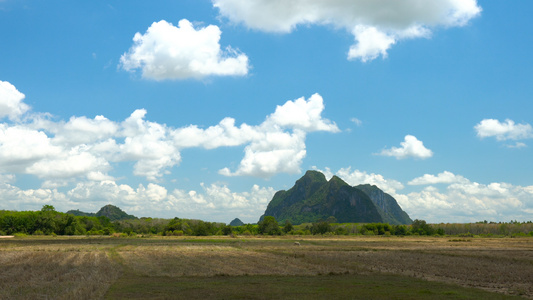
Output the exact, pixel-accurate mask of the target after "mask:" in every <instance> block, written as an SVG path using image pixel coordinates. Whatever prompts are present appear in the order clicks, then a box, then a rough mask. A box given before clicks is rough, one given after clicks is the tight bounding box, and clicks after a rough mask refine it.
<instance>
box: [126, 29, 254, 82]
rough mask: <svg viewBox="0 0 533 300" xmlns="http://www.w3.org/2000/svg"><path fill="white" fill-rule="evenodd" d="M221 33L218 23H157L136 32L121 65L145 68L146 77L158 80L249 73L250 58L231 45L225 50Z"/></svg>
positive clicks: (129, 68)
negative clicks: (200, 25)
mask: <svg viewBox="0 0 533 300" xmlns="http://www.w3.org/2000/svg"><path fill="white" fill-rule="evenodd" d="M220 35H221V31H220V29H219V28H218V27H217V26H215V25H209V26H207V27H203V28H198V29H196V28H194V27H193V25H192V23H191V22H189V21H188V20H186V19H183V20H181V21H179V23H178V26H177V27H176V26H174V25H172V24H171V23H168V22H166V21H164V20H161V21H159V22H154V23H153V24H152V25H151V26H150V27H149V28H148V30H147V31H146V33H145V34H141V33H139V32H138V33H136V34H135V36H134V37H133V42H134V44H133V46H132V47H131V49H130V50H129V52H128V53H125V54H124V55H122V57H121V58H120V66H121V67H122V68H123V69H124V70H127V71H133V70H136V69H141V70H142V75H143V77H144V78H149V79H155V80H164V79H186V78H196V79H199V78H203V77H206V76H211V75H216V76H228V75H235V76H242V75H246V74H247V73H248V69H249V65H248V57H247V56H246V55H245V54H242V53H239V52H238V51H237V50H234V49H232V48H231V47H229V46H228V47H227V48H226V50H221V48H220V43H219V41H220Z"/></svg>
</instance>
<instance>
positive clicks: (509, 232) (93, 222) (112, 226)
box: [0, 205, 533, 237]
mask: <svg viewBox="0 0 533 300" xmlns="http://www.w3.org/2000/svg"><path fill="white" fill-rule="evenodd" d="M100 211H103V212H107V213H111V215H110V216H111V217H113V216H114V217H113V218H115V217H116V216H117V215H122V216H129V217H127V218H125V219H119V220H115V221H112V220H111V219H110V218H109V217H107V216H105V215H100V216H96V214H95V215H94V216H93V215H89V216H87V215H74V214H71V213H62V212H57V211H56V210H55V208H54V207H53V206H51V205H45V206H43V208H42V209H41V210H40V211H21V212H17V211H6V210H2V211H0V235H117V236H133V235H160V236H211V235H242V236H251V235H301V236H303V235H376V236H393V235H395V236H406V235H430V236H432V235H440V236H443V235H452V236H461V237H470V236H474V235H475V236H487V237H490V236H526V235H529V236H533V223H532V222H531V221H529V222H517V221H511V222H504V223H501V222H500V223H495V222H487V221H483V222H478V223H467V224H428V223H426V221H424V220H414V221H413V223H412V224H410V225H397V224H392V225H391V224H388V223H338V222H337V220H336V219H335V218H334V217H330V218H328V219H326V220H319V221H316V222H313V223H303V224H298V225H293V224H292V223H291V222H290V221H288V220H287V221H285V222H282V223H278V221H277V220H276V219H275V218H274V217H272V216H266V217H264V218H263V219H262V220H261V221H260V222H259V223H258V224H242V225H240V226H231V225H226V224H224V223H217V222H205V221H202V220H190V219H180V218H174V219H158V218H136V217H134V216H131V215H128V214H126V213H124V212H123V211H122V210H120V209H119V208H118V207H115V206H106V207H105V209H104V208H103V209H101V210H100ZM70 212H72V211H70ZM120 212H122V213H120ZM239 221H240V220H239Z"/></svg>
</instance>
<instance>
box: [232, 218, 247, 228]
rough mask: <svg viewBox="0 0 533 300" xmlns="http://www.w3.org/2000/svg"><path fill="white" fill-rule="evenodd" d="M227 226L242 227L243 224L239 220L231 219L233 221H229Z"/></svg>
mask: <svg viewBox="0 0 533 300" xmlns="http://www.w3.org/2000/svg"><path fill="white" fill-rule="evenodd" d="M229 225H230V226H242V225H244V223H243V222H242V221H241V219H239V218H235V219H233V221H231V222H230V223H229Z"/></svg>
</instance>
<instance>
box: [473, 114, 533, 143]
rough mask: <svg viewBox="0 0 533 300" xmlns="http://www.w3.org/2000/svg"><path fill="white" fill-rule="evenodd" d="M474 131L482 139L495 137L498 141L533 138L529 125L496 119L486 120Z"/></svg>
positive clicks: (532, 130)
mask: <svg viewBox="0 0 533 300" xmlns="http://www.w3.org/2000/svg"><path fill="white" fill-rule="evenodd" d="M474 129H475V130H476V132H477V136H478V137H479V138H481V139H483V138H487V137H494V138H496V140H498V141H506V140H522V139H530V138H533V128H532V127H531V125H529V124H527V123H526V124H515V122H514V121H513V120H509V119H507V120H505V122H500V121H498V120H496V119H484V120H482V121H481V122H479V124H477V125H476V126H475V127H474Z"/></svg>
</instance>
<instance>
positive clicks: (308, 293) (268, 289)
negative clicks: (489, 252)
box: [105, 274, 517, 300]
mask: <svg viewBox="0 0 533 300" xmlns="http://www.w3.org/2000/svg"><path fill="white" fill-rule="evenodd" d="M105 298H106V299H148V298H149V299H476V300H477V299H512V298H515V297H511V296H506V295H502V294H495V293H490V292H486V291H483V290H479V289H473V288H463V287H459V286H455V285H450V284H444V283H438V282H430V281H424V280H419V279H414V278H410V277H404V276H397V275H386V274H365V275H360V274H341V275H338V274H337V275H322V276H224V275H219V276H214V277H143V276H136V275H134V274H126V275H124V276H123V277H122V278H120V279H119V280H118V281H117V282H116V283H115V284H114V285H112V286H111V288H110V289H109V291H108V293H107V294H106V297H105ZM516 298H517V297H516Z"/></svg>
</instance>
